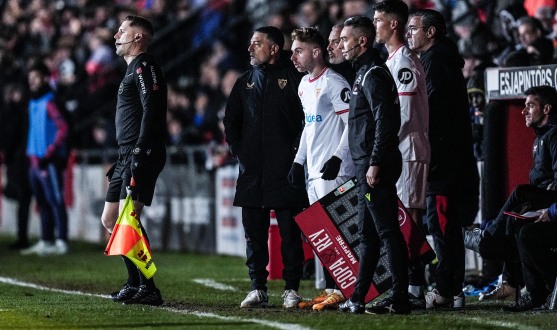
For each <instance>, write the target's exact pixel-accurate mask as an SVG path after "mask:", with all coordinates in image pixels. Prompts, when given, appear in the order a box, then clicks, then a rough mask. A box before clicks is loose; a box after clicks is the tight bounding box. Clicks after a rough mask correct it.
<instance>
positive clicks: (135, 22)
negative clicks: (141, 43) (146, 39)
mask: <svg viewBox="0 0 557 330" xmlns="http://www.w3.org/2000/svg"><path fill="white" fill-rule="evenodd" d="M124 21H130V26H132V27H133V26H137V27H139V28H140V29H141V30H142V31H143V32H145V33H147V34H149V36H151V37H153V36H154V35H155V30H154V29H153V24H151V22H150V21H149V20H148V19H146V18H145V17H142V16H137V15H128V16H126V18H124Z"/></svg>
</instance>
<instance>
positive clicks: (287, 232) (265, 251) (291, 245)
mask: <svg viewBox="0 0 557 330" xmlns="http://www.w3.org/2000/svg"><path fill="white" fill-rule="evenodd" d="M274 210H275V215H276V217H277V222H278V226H279V232H280V237H281V239H282V243H281V254H282V263H283V264H284V269H283V271H282V277H283V279H284V281H285V286H284V289H285V290H296V291H297V290H298V289H299V287H300V280H301V279H302V263H303V262H304V250H303V247H302V232H301V230H300V227H298V224H297V223H296V221H294V216H295V215H296V214H298V213H299V212H301V211H302V209H299V208H293V209H274ZM270 211H271V209H268V208H250V207H243V208H242V223H243V225H244V231H245V234H246V241H247V244H246V254H247V261H246V266H248V269H249V277H250V278H251V281H252V283H251V289H252V290H263V291H267V285H266V284H267V277H268V276H269V272H268V271H267V269H266V268H267V265H268V264H269V245H268V240H269V226H270Z"/></svg>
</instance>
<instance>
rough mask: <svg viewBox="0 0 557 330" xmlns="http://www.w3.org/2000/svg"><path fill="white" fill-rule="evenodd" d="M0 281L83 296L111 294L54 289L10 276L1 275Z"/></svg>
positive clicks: (103, 296) (101, 296) (102, 296)
mask: <svg viewBox="0 0 557 330" xmlns="http://www.w3.org/2000/svg"><path fill="white" fill-rule="evenodd" d="M0 282H2V283H6V284H12V285H17V286H23V287H27V288H33V289H37V290H46V291H54V292H60V293H66V294H78V295H82V296H92V297H100V298H110V296H108V295H105V294H93V293H85V292H80V291H69V290H61V289H53V288H48V287H46V286H42V285H37V284H33V283H25V282H21V281H18V280H14V279H13V278H8V277H0Z"/></svg>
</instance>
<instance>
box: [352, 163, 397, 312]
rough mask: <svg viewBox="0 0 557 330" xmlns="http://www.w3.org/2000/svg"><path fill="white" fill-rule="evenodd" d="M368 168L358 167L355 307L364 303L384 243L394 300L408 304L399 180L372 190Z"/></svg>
mask: <svg viewBox="0 0 557 330" xmlns="http://www.w3.org/2000/svg"><path fill="white" fill-rule="evenodd" d="M368 168H369V166H367V165H361V164H356V178H357V179H358V183H357V185H358V232H359V234H360V244H361V246H362V249H361V255H360V260H359V261H360V268H359V270H358V279H357V281H356V285H355V287H354V292H353V294H352V296H351V298H350V300H351V301H352V302H355V303H361V304H363V303H365V301H364V300H365V296H366V294H367V292H368V291H369V288H370V286H371V283H372V280H373V275H374V273H375V269H376V268H377V263H378V261H379V257H380V248H381V241H383V244H385V247H386V248H387V257H388V260H389V265H390V271H391V274H392V281H393V289H392V297H393V299H395V300H398V301H403V302H404V301H405V302H407V301H408V294H407V292H408V248H407V247H406V241H405V240H404V236H403V235H402V232H401V231H400V226H399V222H398V198H397V194H396V184H395V183H396V179H398V178H395V179H394V180H385V181H383V182H380V183H381V184H379V185H376V186H375V188H371V187H370V186H369V185H368V184H367V181H366V172H367V170H368Z"/></svg>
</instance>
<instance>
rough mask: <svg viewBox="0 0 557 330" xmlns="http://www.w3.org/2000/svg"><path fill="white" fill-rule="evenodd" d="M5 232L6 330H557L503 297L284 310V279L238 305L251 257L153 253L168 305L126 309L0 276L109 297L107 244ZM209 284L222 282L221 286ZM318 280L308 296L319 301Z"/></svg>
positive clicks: (112, 260)
mask: <svg viewBox="0 0 557 330" xmlns="http://www.w3.org/2000/svg"><path fill="white" fill-rule="evenodd" d="M12 240H14V238H13V237H8V236H0V251H2V256H1V257H0V261H1V266H0V280H1V281H0V329H186V328H187V329H287V330H289V329H292V330H304V329H342V330H347V329H393V330H403V329H408V330H417V329H428V330H435V329H439V330H448V329H519V330H520V329H524V330H536V329H557V313H521V314H506V313H503V312H502V311H501V306H503V304H504V303H480V302H478V301H477V299H476V298H470V297H468V300H467V305H468V307H467V308H466V310H464V311H438V312H429V311H420V312H415V313H413V314H411V315H408V316H399V315H396V316H395V315H391V316H389V315H384V316H371V315H348V314H343V313H342V312H339V311H325V312H312V311H302V310H299V309H292V310H285V309H284V308H282V307H281V306H282V299H281V298H280V295H281V294H282V292H283V282H282V281H281V280H273V281H270V282H269V294H270V297H269V298H270V303H271V305H272V307H270V308H267V309H251V310H247V309H240V308H239V305H240V302H241V301H242V300H243V298H244V297H245V296H246V294H247V293H248V292H249V280H248V276H247V268H246V267H245V265H244V262H245V261H244V259H243V258H235V257H224V256H205V255H193V254H186V253H177V252H160V251H153V255H154V261H155V263H156V265H157V268H158V273H157V274H156V275H155V281H156V283H157V286H158V287H159V288H160V290H161V292H162V294H163V297H164V299H165V304H164V305H163V307H162V308H153V307H147V306H123V305H121V304H118V303H114V302H112V301H111V300H110V299H107V298H103V297H98V296H90V295H79V294H70V293H67V292H59V291H49V290H41V289H38V288H33V287H26V286H19V285H14V284H8V283H2V282H6V281H7V280H8V279H11V280H17V281H19V282H22V283H29V284H34V285H37V286H40V287H48V288H53V289H59V290H67V291H80V292H84V293H91V294H96V295H108V294H110V293H111V292H112V291H116V290H118V289H120V287H121V286H122V284H123V283H124V282H125V280H126V271H125V269H124V266H123V263H122V261H121V259H120V257H116V256H113V257H107V256H105V255H103V251H104V247H105V246H104V245H95V244H87V243H80V242H71V244H70V246H71V249H72V253H71V254H70V255H68V256H57V257H38V256H26V257H23V256H20V255H19V254H18V253H17V252H14V251H10V250H8V249H7V245H8V243H9V242H11V241H12ZM203 283H213V284H214V283H216V284H222V285H223V286H222V287H221V289H216V288H213V287H209V286H207V285H204V284H203ZM317 293H318V290H316V289H315V288H314V283H313V281H302V284H301V288H300V294H301V295H302V296H304V297H305V298H313V296H315V295H316V294H317Z"/></svg>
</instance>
